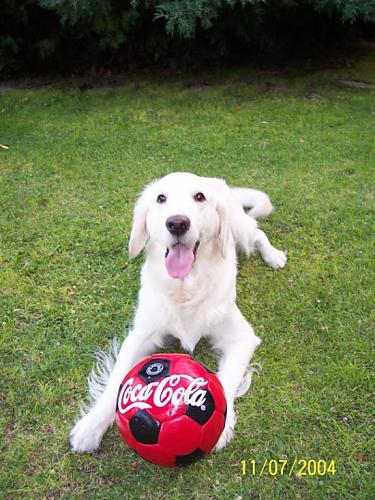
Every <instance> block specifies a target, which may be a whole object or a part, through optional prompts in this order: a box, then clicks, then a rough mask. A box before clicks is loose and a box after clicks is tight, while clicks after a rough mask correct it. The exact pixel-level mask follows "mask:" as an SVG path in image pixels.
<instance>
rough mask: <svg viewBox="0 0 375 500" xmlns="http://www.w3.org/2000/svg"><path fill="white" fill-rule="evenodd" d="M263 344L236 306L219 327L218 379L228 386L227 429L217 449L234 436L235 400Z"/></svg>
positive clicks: (215, 335)
mask: <svg viewBox="0 0 375 500" xmlns="http://www.w3.org/2000/svg"><path fill="white" fill-rule="evenodd" d="M260 342H261V340H260V339H259V338H258V337H257V336H256V335H255V333H254V330H253V329H252V327H251V326H250V325H249V323H248V322H247V321H246V320H245V318H244V317H243V316H242V314H241V313H240V311H239V309H238V308H237V306H234V309H233V311H232V312H231V313H230V314H229V315H228V317H227V318H226V320H225V321H224V322H223V323H221V324H220V325H219V326H218V327H216V328H215V334H214V348H215V349H218V350H219V351H220V352H221V358H220V362H219V371H218V377H219V379H220V381H221V383H222V385H223V387H224V392H225V397H226V400H227V418H226V422H225V428H224V430H223V433H222V434H221V436H220V439H219V441H218V443H217V445H216V450H220V449H221V448H223V447H224V446H225V445H226V444H227V443H228V442H229V441H230V440H231V439H232V437H233V430H234V426H235V423H236V415H235V412H234V400H235V398H236V393H237V390H238V388H239V386H240V385H241V382H242V380H243V378H244V375H245V373H246V370H247V368H248V365H249V362H250V359H251V357H252V355H253V353H254V351H255V349H256V347H257V346H258V345H259V344H260ZM248 385H249V383H248ZM247 388H248V387H247ZM243 392H244V391H242V394H243ZM245 392H246V391H245Z"/></svg>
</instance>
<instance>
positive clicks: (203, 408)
mask: <svg viewBox="0 0 375 500" xmlns="http://www.w3.org/2000/svg"><path fill="white" fill-rule="evenodd" d="M226 408H227V404H226V400H225V395H224V391H223V387H222V385H221V383H220V381H219V379H218V378H217V376H216V375H215V374H214V373H213V372H212V371H211V370H209V369H208V368H206V367H205V366H203V365H202V364H200V363H198V361H196V360H195V359H193V358H192V357H191V356H189V355H186V354H154V355H152V356H149V357H148V358H145V359H143V360H142V361H140V362H139V363H137V364H136V365H135V366H134V367H133V368H132V369H131V370H130V372H129V373H128V374H127V375H126V376H125V378H124V380H123V381H122V383H121V385H120V388H119V393H118V398H117V406H116V422H117V426H118V428H119V431H120V434H121V436H122V437H123V439H124V441H125V442H126V443H127V444H128V445H129V446H130V448H132V449H133V450H135V451H136V452H137V453H138V455H139V456H141V457H142V458H144V459H145V460H148V461H149V462H152V463H154V464H158V465H164V466H169V467H172V466H174V465H184V464H188V463H191V462H194V461H195V460H197V459H198V458H200V457H201V456H203V455H205V454H207V453H210V451H211V450H212V449H213V447H214V446H215V444H216V443H217V441H218V439H219V437H220V435H221V433H222V431H223V429H224V424H225V417H226Z"/></svg>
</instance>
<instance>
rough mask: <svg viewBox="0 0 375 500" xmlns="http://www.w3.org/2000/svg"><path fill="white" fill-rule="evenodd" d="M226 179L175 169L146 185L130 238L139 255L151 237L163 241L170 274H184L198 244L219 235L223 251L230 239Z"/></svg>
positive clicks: (223, 252) (160, 243)
mask: <svg viewBox="0 0 375 500" xmlns="http://www.w3.org/2000/svg"><path fill="white" fill-rule="evenodd" d="M225 189H228V188H227V186H226V184H225V183H224V181H221V180H219V179H211V178H207V177H198V176H197V175H193V174H189V173H181V172H176V173H173V174H169V175H167V176H165V177H163V178H162V179H160V180H158V181H155V182H153V183H152V184H150V185H148V186H147V187H146V188H145V190H144V191H143V193H142V194H141V196H140V198H139V199H138V201H137V203H136V206H135V209H134V218H133V227H132V231H131V235H130V242H129V255H130V257H131V258H133V257H136V256H137V255H138V254H139V253H140V252H141V251H142V250H143V248H144V246H145V245H146V243H147V241H148V240H150V242H152V243H154V244H156V245H157V247H160V252H161V253H163V255H164V256H165V265H166V269H167V271H168V273H169V275H170V276H171V277H172V278H176V279H183V278H185V277H186V276H187V275H188V274H189V273H190V272H191V270H192V268H193V266H194V262H195V260H196V259H197V258H199V251H200V248H201V249H202V247H203V246H204V245H206V244H207V243H208V242H212V241H216V242H217V244H218V246H217V248H218V250H219V251H220V252H221V255H222V256H223V257H225V255H226V250H227V245H228V241H229V234H230V233H229V231H230V228H229V222H228V209H227V206H226V203H225V196H223V193H224V192H225Z"/></svg>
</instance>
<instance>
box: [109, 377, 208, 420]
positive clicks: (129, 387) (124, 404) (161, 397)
mask: <svg viewBox="0 0 375 500" xmlns="http://www.w3.org/2000/svg"><path fill="white" fill-rule="evenodd" d="M181 379H186V380H188V381H189V385H188V387H186V388H185V387H181V386H180V387H176V386H177V385H178V384H179V383H180V380H181ZM133 383H134V378H129V379H128V380H127V381H126V382H125V384H124V385H123V386H122V388H121V390H120V393H119V396H118V411H119V412H120V413H121V414H124V413H126V412H128V411H129V410H131V409H132V408H139V409H141V410H144V409H146V408H153V407H155V406H156V407H159V408H161V407H163V406H166V405H167V404H169V403H171V404H172V405H173V406H178V405H180V404H182V403H184V404H186V405H192V406H198V407H202V405H203V404H204V402H205V401H206V393H207V391H206V390H205V389H202V387H204V386H205V385H207V380H205V379H204V378H203V377H197V378H193V377H191V376H190V375H185V374H179V375H177V374H176V375H171V376H169V377H165V378H164V379H163V380H161V381H157V382H151V383H149V384H147V385H142V384H137V385H134V386H133ZM146 401H147V402H146ZM151 403H152V404H151ZM202 409H204V408H202Z"/></svg>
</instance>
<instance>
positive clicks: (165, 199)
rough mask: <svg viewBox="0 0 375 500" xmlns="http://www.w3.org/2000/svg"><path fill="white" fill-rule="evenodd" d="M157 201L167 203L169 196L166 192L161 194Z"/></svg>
mask: <svg viewBox="0 0 375 500" xmlns="http://www.w3.org/2000/svg"><path fill="white" fill-rule="evenodd" d="M156 201H157V202H158V203H165V202H166V201H167V197H166V196H165V194H159V195H158V197H157V198H156Z"/></svg>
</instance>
